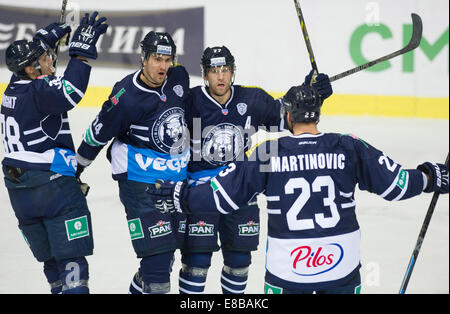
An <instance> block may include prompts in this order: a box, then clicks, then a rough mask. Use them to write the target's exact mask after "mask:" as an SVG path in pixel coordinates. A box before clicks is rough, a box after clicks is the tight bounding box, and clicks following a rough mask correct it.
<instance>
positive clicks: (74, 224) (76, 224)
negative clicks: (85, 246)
mask: <svg viewBox="0 0 450 314" xmlns="http://www.w3.org/2000/svg"><path fill="white" fill-rule="evenodd" d="M65 224H66V232H67V239H68V240H69V241H72V240H76V239H80V238H84V237H88V236H89V226H88V219H87V216H82V217H78V218H74V219H70V220H66V221H65Z"/></svg>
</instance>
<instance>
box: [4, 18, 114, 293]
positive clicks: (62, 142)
mask: <svg viewBox="0 0 450 314" xmlns="http://www.w3.org/2000/svg"><path fill="white" fill-rule="evenodd" d="M97 15H98V14H97V12H94V13H93V14H92V15H91V16H89V14H86V15H85V16H84V18H83V19H82V20H81V23H80V26H79V27H78V28H77V30H76V31H75V33H74V36H73V38H72V42H71V43H70V47H69V55H70V56H71V59H70V62H69V64H68V65H67V68H66V70H65V72H64V75H63V76H55V67H54V64H55V62H56V54H55V53H54V50H55V48H56V46H57V42H58V41H60V40H62V39H63V38H64V37H65V36H66V35H68V34H69V33H70V31H71V29H70V27H69V26H68V25H67V24H64V23H52V24H50V25H49V26H47V27H45V28H44V29H41V30H39V31H38V32H37V33H36V34H35V36H34V37H33V40H32V41H27V40H18V41H15V42H13V43H12V44H11V45H10V46H9V47H8V48H7V50H6V65H7V67H8V69H9V70H10V71H11V72H13V73H14V74H13V75H12V77H11V81H10V83H9V85H8V87H7V88H6V91H5V93H4V95H3V98H2V105H1V114H0V118H1V131H2V135H3V143H4V148H5V158H4V159H3V162H2V165H3V173H4V176H5V177H4V180H5V185H6V187H7V189H8V194H9V198H10V201H11V205H12V208H13V210H14V213H15V215H16V217H17V219H18V222H19V229H20V230H21V232H22V234H23V236H24V238H25V240H26V241H27V244H28V245H29V247H30V249H31V251H32V253H33V255H34V257H35V258H36V260H38V261H39V262H43V263H44V274H45V276H46V278H47V281H48V282H49V284H50V288H51V292H52V293H64V294H78V293H88V292H89V287H88V280H89V269H88V268H89V267H88V263H87V260H86V258H85V256H88V255H91V254H92V252H93V238H92V226H91V217H90V212H89V209H88V207H87V204H86V198H85V195H84V194H85V193H86V191H82V189H81V185H80V184H79V183H80V182H77V180H76V178H75V172H76V170H77V162H76V160H75V147H74V144H73V140H72V136H71V131H70V127H69V120H68V116H67V112H68V111H69V110H71V109H73V108H74V107H75V106H76V105H77V104H78V103H79V102H80V101H81V99H82V98H83V96H84V93H85V91H86V89H87V86H88V82H89V76H90V72H91V66H90V65H89V63H88V60H89V59H96V58H97V49H96V46H95V45H96V43H97V40H98V39H99V37H100V36H101V35H102V34H104V33H105V32H106V29H107V28H108V25H107V24H105V23H104V21H105V20H106V18H99V19H98V20H97V19H96V18H97ZM67 38H69V37H67Z"/></svg>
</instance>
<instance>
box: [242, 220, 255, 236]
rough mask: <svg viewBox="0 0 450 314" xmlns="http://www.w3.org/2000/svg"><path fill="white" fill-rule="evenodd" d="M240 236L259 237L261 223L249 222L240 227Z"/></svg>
mask: <svg viewBox="0 0 450 314" xmlns="http://www.w3.org/2000/svg"><path fill="white" fill-rule="evenodd" d="M238 227H239V235H240V236H244V237H245V236H246V237H249V236H250V237H251V236H257V235H259V223H255V222H253V221H249V222H247V223H246V224H242V225H238Z"/></svg>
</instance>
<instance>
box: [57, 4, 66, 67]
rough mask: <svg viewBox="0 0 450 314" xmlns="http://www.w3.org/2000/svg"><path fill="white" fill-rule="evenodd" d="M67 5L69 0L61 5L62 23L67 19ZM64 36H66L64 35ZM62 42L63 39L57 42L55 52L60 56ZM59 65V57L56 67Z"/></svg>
mask: <svg viewBox="0 0 450 314" xmlns="http://www.w3.org/2000/svg"><path fill="white" fill-rule="evenodd" d="M66 7H67V0H63V2H62V6H61V14H60V16H59V22H60V23H64V22H65V20H66ZM64 38H66V37H64ZM64 38H63V39H64ZM60 42H61V40H60V41H58V42H57V43H56V47H55V54H56V56H57V57H58V53H59V46H60V44H61V43H60ZM57 65H58V59H56V60H55V64H54V68H55V69H56V67H57Z"/></svg>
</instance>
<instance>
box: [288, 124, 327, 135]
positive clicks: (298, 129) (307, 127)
mask: <svg viewBox="0 0 450 314" xmlns="http://www.w3.org/2000/svg"><path fill="white" fill-rule="evenodd" d="M292 133H293V134H294V135H301V134H304V133H308V134H319V133H320V132H319V129H318V128H317V124H316V123H315V122H313V123H295V124H294V127H293V132H292Z"/></svg>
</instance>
